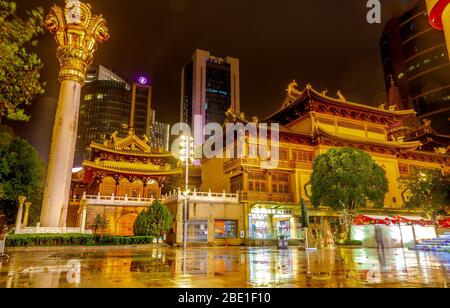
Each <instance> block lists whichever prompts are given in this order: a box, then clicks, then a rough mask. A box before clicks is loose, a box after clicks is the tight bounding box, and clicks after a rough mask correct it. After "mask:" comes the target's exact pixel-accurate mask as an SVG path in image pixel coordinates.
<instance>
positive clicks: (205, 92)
mask: <svg viewBox="0 0 450 308" xmlns="http://www.w3.org/2000/svg"><path fill="white" fill-rule="evenodd" d="M239 81H240V80H239V60H238V59H235V58H231V57H226V58H225V59H222V58H218V57H214V56H212V55H211V54H210V53H209V52H207V51H204V50H199V49H198V50H196V51H195V52H194V54H193V57H192V60H191V61H190V62H189V63H188V64H186V65H185V67H184V68H183V71H182V87H181V88H182V93H181V97H182V99H181V122H184V123H187V124H189V125H190V126H191V128H192V129H194V127H193V125H192V123H193V121H194V117H195V116H200V117H201V119H202V125H201V128H197V131H198V132H201V133H202V132H203V127H204V126H205V125H206V124H208V123H219V124H221V125H222V124H223V123H224V121H225V113H226V111H227V110H228V109H229V108H233V109H234V110H235V111H236V112H240V86H239ZM202 135H203V133H202Z"/></svg>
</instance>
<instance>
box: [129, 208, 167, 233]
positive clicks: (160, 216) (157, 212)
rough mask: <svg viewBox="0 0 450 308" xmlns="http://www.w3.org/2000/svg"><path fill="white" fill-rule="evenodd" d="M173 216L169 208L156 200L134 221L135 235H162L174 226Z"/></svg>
mask: <svg viewBox="0 0 450 308" xmlns="http://www.w3.org/2000/svg"><path fill="white" fill-rule="evenodd" d="M172 221H173V217H172V215H171V214H170V211H169V209H168V208H167V207H166V206H165V205H163V204H162V203H161V202H160V201H158V200H155V201H154V202H153V204H152V206H151V207H150V208H149V209H148V210H146V211H143V212H141V213H140V214H139V216H138V217H137V219H136V221H135V223H134V230H133V231H134V235H136V236H151V237H156V238H158V237H160V236H162V235H163V234H164V233H167V232H169V231H170V229H171V228H172Z"/></svg>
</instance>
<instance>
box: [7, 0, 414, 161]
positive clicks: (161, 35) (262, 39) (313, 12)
mask: <svg viewBox="0 0 450 308" xmlns="http://www.w3.org/2000/svg"><path fill="white" fill-rule="evenodd" d="M16 2H17V4H18V6H19V9H21V10H24V9H30V8H33V7H35V6H42V7H44V9H45V10H46V12H48V9H49V7H50V6H51V5H53V4H55V3H56V4H58V5H61V6H62V5H64V1H63V0H16ZM381 2H382V9H383V15H382V24H372V25H371V24H368V23H367V21H366V14H367V12H368V10H369V9H368V8H366V3H367V0H278V1H274V0H150V1H149V0H95V1H90V3H92V6H93V12H94V13H96V14H97V13H101V14H103V16H104V17H105V18H106V19H107V21H108V26H109V30H110V34H111V40H110V41H109V42H107V43H106V44H103V45H101V46H100V48H99V50H98V51H97V53H96V56H95V64H102V65H104V66H106V67H108V68H114V69H116V70H118V71H120V72H122V73H123V74H125V76H127V77H128V78H129V79H130V80H132V79H134V78H135V77H136V76H138V75H139V74H141V73H145V74H148V75H150V76H151V78H152V80H153V86H154V97H153V108H154V109H155V110H156V111H157V117H158V120H160V121H163V122H167V123H175V122H177V121H178V119H179V104H180V96H181V93H180V92H181V69H182V67H183V66H184V64H186V63H187V62H188V61H189V59H190V58H191V56H192V53H193V51H194V50H195V49H196V48H200V49H204V50H208V51H210V52H211V53H212V55H215V56H219V57H225V56H231V57H235V58H239V59H240V65H241V71H240V74H241V109H242V110H243V111H244V112H245V113H246V114H248V115H257V116H259V117H260V118H261V119H262V118H264V117H265V116H267V115H269V114H271V113H273V112H274V111H275V110H276V109H278V108H279V107H280V105H281V103H282V101H283V100H284V97H285V89H286V88H287V85H288V83H289V82H290V81H291V80H292V79H296V80H297V82H298V84H299V87H300V88H303V87H304V86H305V85H306V84H307V83H311V84H312V85H313V87H314V88H315V89H317V90H320V91H322V90H325V89H328V90H329V95H330V96H335V93H336V92H337V90H338V89H341V90H342V93H343V94H344V96H345V97H346V98H347V100H351V101H355V102H361V103H365V104H369V105H379V104H380V102H381V101H386V94H385V89H384V84H383V74H382V67H381V56H380V51H379V48H378V45H379V40H380V37H381V33H382V30H383V26H384V24H385V23H386V21H387V20H388V19H389V18H390V17H391V16H392V15H393V14H396V13H397V12H399V11H401V10H402V9H404V8H405V6H407V5H409V4H410V3H411V2H414V0H384V1H381ZM55 48H56V44H55V42H54V40H53V38H52V37H51V36H50V35H49V34H48V33H47V32H46V34H45V35H44V36H42V37H41V39H40V43H39V46H38V50H37V53H38V54H39V56H40V57H41V59H42V60H43V62H44V64H45V71H44V72H43V74H42V78H43V80H45V81H47V83H48V85H47V87H46V94H45V95H44V96H43V97H41V98H39V99H38V100H36V102H35V103H34V104H33V106H32V107H31V108H29V109H28V111H29V114H31V115H32V120H31V121H30V123H25V124H24V123H13V124H11V123H8V124H10V125H11V126H13V127H14V129H15V131H16V133H17V134H18V135H19V136H21V137H23V138H25V139H27V140H29V141H30V142H31V143H32V144H33V145H34V146H35V147H36V148H37V149H38V151H39V153H40V155H41V157H42V158H43V159H44V160H45V161H46V160H47V156H48V150H49V144H50V138H51V129H52V126H53V117H54V113H55V110H56V102H57V97H58V87H59V84H58V81H57V73H58V62H57V59H56V56H55Z"/></svg>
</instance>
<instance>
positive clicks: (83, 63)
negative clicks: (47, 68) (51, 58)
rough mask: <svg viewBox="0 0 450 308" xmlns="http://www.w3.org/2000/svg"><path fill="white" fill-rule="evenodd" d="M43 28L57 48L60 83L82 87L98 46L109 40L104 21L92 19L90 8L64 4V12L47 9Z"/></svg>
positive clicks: (75, 2)
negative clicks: (72, 81)
mask: <svg viewBox="0 0 450 308" xmlns="http://www.w3.org/2000/svg"><path fill="white" fill-rule="evenodd" d="M45 26H46V28H47V29H48V31H50V33H51V34H53V36H54V37H55V40H56V43H57V44H58V48H57V57H58V59H59V62H60V65H61V69H60V72H59V80H60V81H63V80H74V81H76V82H79V83H81V84H82V85H83V84H84V81H85V79H86V70H87V67H88V66H89V65H91V64H92V61H93V58H94V53H95V51H96V50H97V46H98V43H103V42H106V41H107V40H108V39H109V37H110V36H109V33H108V28H107V26H106V20H105V19H104V18H103V17H102V15H92V12H91V5H90V4H86V3H83V2H81V1H79V0H66V5H65V7H64V8H61V7H59V6H53V7H52V8H51V9H50V13H49V14H48V15H47V17H46V19H45Z"/></svg>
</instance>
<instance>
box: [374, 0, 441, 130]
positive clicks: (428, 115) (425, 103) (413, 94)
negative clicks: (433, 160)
mask: <svg viewBox="0 0 450 308" xmlns="http://www.w3.org/2000/svg"><path fill="white" fill-rule="evenodd" d="M380 48H381V54H382V61H383V68H384V77H385V81H386V86H387V89H390V86H391V76H392V77H393V78H394V81H395V83H396V84H397V86H398V91H399V94H400V96H401V100H402V103H403V106H404V107H405V108H414V109H415V110H416V111H417V113H418V116H419V117H418V119H419V120H423V119H431V120H432V123H433V124H432V125H433V128H435V129H436V130H437V131H439V132H441V133H448V131H449V122H448V119H449V117H450V62H449V57H448V52H447V48H446V44H445V37H444V34H443V33H442V32H441V31H438V30H436V29H434V28H432V27H431V26H430V23H429V20H428V13H427V8H426V4H425V1H423V0H420V1H417V3H416V4H415V5H414V7H412V8H411V9H409V10H408V11H406V12H405V13H404V14H403V15H402V16H399V17H393V18H392V19H391V20H389V22H388V23H387V25H386V27H385V29H384V32H383V36H382V39H381V42H380Z"/></svg>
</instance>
